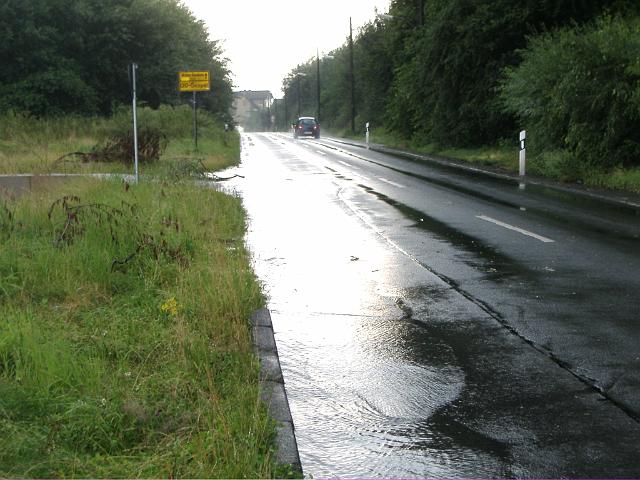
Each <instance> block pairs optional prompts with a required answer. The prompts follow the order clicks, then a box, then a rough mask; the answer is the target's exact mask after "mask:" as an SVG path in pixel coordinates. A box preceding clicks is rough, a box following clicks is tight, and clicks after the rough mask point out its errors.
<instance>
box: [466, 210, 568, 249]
mask: <svg viewBox="0 0 640 480" xmlns="http://www.w3.org/2000/svg"><path fill="white" fill-rule="evenodd" d="M476 218H479V219H480V220H484V221H485V222H491V223H494V224H496V225H498V226H500V227H504V228H508V229H509V230H513V231H514V232H518V233H521V234H523V235H527V236H528V237H533V238H535V239H536V240H540V241H541V242H544V243H555V240H551V239H550V238H547V237H543V236H542V235H538V234H537V233H533V232H530V231H529V230H525V229H523V228H520V227H514V226H513V225H509V224H508V223H504V222H501V221H500V220H496V219H495V218H491V217H486V216H484V215H476Z"/></svg>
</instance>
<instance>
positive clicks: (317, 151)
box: [316, 150, 327, 156]
mask: <svg viewBox="0 0 640 480" xmlns="http://www.w3.org/2000/svg"><path fill="white" fill-rule="evenodd" d="M316 153H319V154H320V155H324V156H326V155H327V154H326V153H324V152H321V151H320V150H316Z"/></svg>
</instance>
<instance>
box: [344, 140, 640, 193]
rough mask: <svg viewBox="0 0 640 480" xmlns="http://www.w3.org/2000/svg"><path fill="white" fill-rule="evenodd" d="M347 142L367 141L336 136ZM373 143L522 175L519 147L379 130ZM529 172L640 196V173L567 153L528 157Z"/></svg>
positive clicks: (560, 180)
mask: <svg viewBox="0 0 640 480" xmlns="http://www.w3.org/2000/svg"><path fill="white" fill-rule="evenodd" d="M335 133H336V135H338V136H341V137H343V138H351V139H354V140H358V141H364V135H353V134H351V132H349V131H339V132H335ZM371 142H372V143H378V144H382V145H385V146H388V147H391V148H398V149H401V150H402V149H404V150H410V151H413V152H417V153H425V154H431V155H439V156H443V157H448V158H451V159H453V160H462V161H464V162H467V163H469V164H473V165H480V166H488V167H492V168H494V169H498V170H502V171H504V172H508V173H517V172H518V168H519V165H518V157H519V154H518V147H517V146H515V147H513V146H509V145H506V144H500V145H495V146H484V147H476V148H454V147H451V148H442V147H439V146H438V145H434V144H426V145H425V144H423V143H419V142H415V141H411V140H404V139H401V138H399V137H398V136H397V135H395V134H393V133H389V132H387V131H385V130H382V129H376V130H375V131H373V132H372V134H371ZM527 163H528V165H527V171H528V173H530V174H533V175H537V176H541V177H546V178H549V179H552V180H555V181H559V182H576V183H580V184H582V185H585V186H587V187H593V188H601V189H606V190H618V191H625V192H633V193H640V169H639V168H627V169H624V168H616V169H614V170H612V171H604V170H602V169H598V168H596V167H592V166H589V165H585V164H583V163H581V162H579V161H577V160H576V159H575V158H572V157H571V156H570V155H569V154H568V153H566V152H548V153H545V154H543V155H540V156H533V155H531V154H529V155H528V160H527Z"/></svg>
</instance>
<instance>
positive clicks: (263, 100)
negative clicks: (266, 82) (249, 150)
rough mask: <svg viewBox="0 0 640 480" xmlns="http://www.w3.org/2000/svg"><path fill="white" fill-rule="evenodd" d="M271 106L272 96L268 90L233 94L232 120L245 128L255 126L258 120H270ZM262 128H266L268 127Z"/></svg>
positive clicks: (244, 91)
mask: <svg viewBox="0 0 640 480" xmlns="http://www.w3.org/2000/svg"><path fill="white" fill-rule="evenodd" d="M272 104H273V95H272V94H271V92H270V91H268V90H257V91H253V90H243V91H241V92H233V120H234V121H235V122H236V123H237V124H238V125H242V126H244V127H246V126H249V125H253V124H255V123H256V122H257V121H259V120H258V119H263V118H265V119H270V116H271V112H270V110H271V105H272ZM261 123H262V122H261ZM255 126H257V125H255ZM262 127H267V128H268V127H269V125H262Z"/></svg>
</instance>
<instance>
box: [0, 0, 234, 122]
mask: <svg viewBox="0 0 640 480" xmlns="http://www.w3.org/2000/svg"><path fill="white" fill-rule="evenodd" d="M0 62H2V65H3V69H1V70H0V111H2V110H8V109H16V110H20V111H23V110H24V111H28V112H31V113H33V114H36V115H51V114H61V113H69V112H73V113H82V114H93V113H102V114H108V113H110V112H111V111H112V110H113V107H114V105H118V104H124V103H127V102H128V101H129V98H130V94H129V85H128V82H127V65H128V64H129V63H130V62H136V63H138V65H139V67H140V68H139V95H138V96H139V99H140V101H141V102H144V103H146V104H148V105H150V106H152V107H157V106H159V105H160V104H163V103H165V104H176V103H180V102H181V97H180V96H179V95H178V93H177V75H178V71H179V70H187V69H194V70H195V69H197V70H210V71H211V73H212V89H213V91H214V93H212V94H208V95H207V94H201V98H202V104H203V106H204V107H205V108H207V109H209V110H211V111H213V112H218V113H219V114H220V115H225V114H227V112H228V110H229V108H230V106H231V103H232V91H231V81H230V80H229V71H228V69H227V67H226V60H225V59H223V58H222V51H221V49H220V47H219V45H218V44H217V43H216V42H212V41H210V40H209V38H208V35H207V31H206V27H205V25H204V24H203V23H202V22H201V21H198V20H196V19H195V17H194V16H193V15H192V14H191V12H190V11H189V10H188V9H187V8H186V7H185V6H184V5H182V4H181V3H179V2H178V1H177V0H107V1H103V0H29V1H26V2H25V1H20V0H6V1H5V2H4V3H3V4H2V5H1V6H0Z"/></svg>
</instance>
